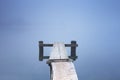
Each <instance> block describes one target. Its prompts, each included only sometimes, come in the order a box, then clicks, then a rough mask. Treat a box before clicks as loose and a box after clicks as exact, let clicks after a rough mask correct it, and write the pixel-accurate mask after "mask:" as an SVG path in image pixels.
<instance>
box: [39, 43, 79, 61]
mask: <svg viewBox="0 0 120 80" xmlns="http://www.w3.org/2000/svg"><path fill="white" fill-rule="evenodd" d="M52 46H53V44H44V43H43V41H39V60H40V61H43V59H49V56H44V54H43V53H44V47H52ZM77 46H78V44H77V43H76V41H71V44H65V47H71V55H70V56H69V58H70V59H72V60H76V59H77V56H76V47H77Z"/></svg>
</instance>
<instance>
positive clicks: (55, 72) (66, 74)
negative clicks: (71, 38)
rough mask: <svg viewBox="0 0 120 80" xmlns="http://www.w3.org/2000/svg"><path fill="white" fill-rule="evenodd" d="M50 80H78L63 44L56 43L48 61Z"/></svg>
mask: <svg viewBox="0 0 120 80" xmlns="http://www.w3.org/2000/svg"><path fill="white" fill-rule="evenodd" d="M48 64H49V65H50V69H51V70H50V71H51V73H50V75H51V80H78V77H77V74H76V71H75V67H74V64H73V62H72V60H71V59H69V57H68V55H67V51H66V48H65V45H64V43H59V42H56V43H54V44H53V49H52V52H51V54H50V58H49V60H48Z"/></svg>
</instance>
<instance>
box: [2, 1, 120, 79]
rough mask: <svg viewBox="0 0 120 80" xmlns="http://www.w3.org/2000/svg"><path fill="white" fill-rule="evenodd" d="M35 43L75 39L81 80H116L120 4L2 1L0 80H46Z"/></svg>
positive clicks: (119, 66)
mask: <svg viewBox="0 0 120 80" xmlns="http://www.w3.org/2000/svg"><path fill="white" fill-rule="evenodd" d="M39 40H43V41H44V42H45V43H53V42H56V41H62V42H65V43H70V41H71V40H76V41H77V42H78V45H79V47H78V48H77V55H78V59H77V60H76V62H74V64H75V67H76V71H77V73H78V77H79V80H120V76H119V74H120V62H119V61H120V1H119V0H0V80H50V79H49V67H48V65H47V64H46V61H43V62H39V61H38V41H39ZM45 53H46V54H49V53H50V49H48V48H47V49H46V50H45Z"/></svg>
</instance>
